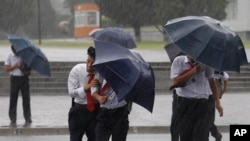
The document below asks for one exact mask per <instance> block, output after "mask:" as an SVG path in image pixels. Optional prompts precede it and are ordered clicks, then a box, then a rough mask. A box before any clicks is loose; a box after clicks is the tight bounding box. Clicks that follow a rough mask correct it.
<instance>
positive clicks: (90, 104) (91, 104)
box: [87, 74, 95, 112]
mask: <svg viewBox="0 0 250 141" xmlns="http://www.w3.org/2000/svg"><path fill="white" fill-rule="evenodd" d="M93 78H94V74H89V80H88V84H89V83H90V82H91V81H92V80H93ZM87 109H88V110H89V111H91V112H92V111H94V109H95V105H94V101H93V98H92V96H91V91H90V90H88V91H87Z"/></svg>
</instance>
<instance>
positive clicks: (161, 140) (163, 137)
mask: <svg viewBox="0 0 250 141" xmlns="http://www.w3.org/2000/svg"><path fill="white" fill-rule="evenodd" d="M222 135H223V138H222V141H229V133H223V134H222ZM0 140H1V141H68V140H69V136H68V135H56V136H55V135H53V136H2V137H0ZM84 140H86V137H85V136H84V137H83V141H84ZM140 140H142V141H170V140H171V139H170V134H128V136H127V141H140ZM209 140H211V141H212V140H214V138H212V137H210V139H209Z"/></svg>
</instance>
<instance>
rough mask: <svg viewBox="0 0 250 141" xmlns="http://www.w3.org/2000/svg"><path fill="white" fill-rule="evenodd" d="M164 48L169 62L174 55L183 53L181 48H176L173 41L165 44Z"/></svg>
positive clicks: (172, 59)
mask: <svg viewBox="0 0 250 141" xmlns="http://www.w3.org/2000/svg"><path fill="white" fill-rule="evenodd" d="M164 49H165V51H166V52H167V54H168V57H169V60H170V62H173V61H174V58H175V57H177V56H179V55H184V53H183V52H182V51H181V49H180V48H178V47H177V46H176V45H175V44H174V43H169V44H166V45H165V47H164Z"/></svg>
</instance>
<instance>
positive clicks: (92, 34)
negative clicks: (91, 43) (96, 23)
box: [89, 28, 102, 38]
mask: <svg viewBox="0 0 250 141" xmlns="http://www.w3.org/2000/svg"><path fill="white" fill-rule="evenodd" d="M101 30H102V28H95V29H93V30H91V31H90V32H89V36H90V37H92V38H95V36H96V33H97V32H99V31H101Z"/></svg>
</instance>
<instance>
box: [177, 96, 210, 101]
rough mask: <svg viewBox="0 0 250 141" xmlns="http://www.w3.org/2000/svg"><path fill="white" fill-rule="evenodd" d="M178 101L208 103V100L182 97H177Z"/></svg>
mask: <svg viewBox="0 0 250 141" xmlns="http://www.w3.org/2000/svg"><path fill="white" fill-rule="evenodd" d="M177 99H178V100H179V101H207V100H208V99H206V98H191V97H181V96H177Z"/></svg>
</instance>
